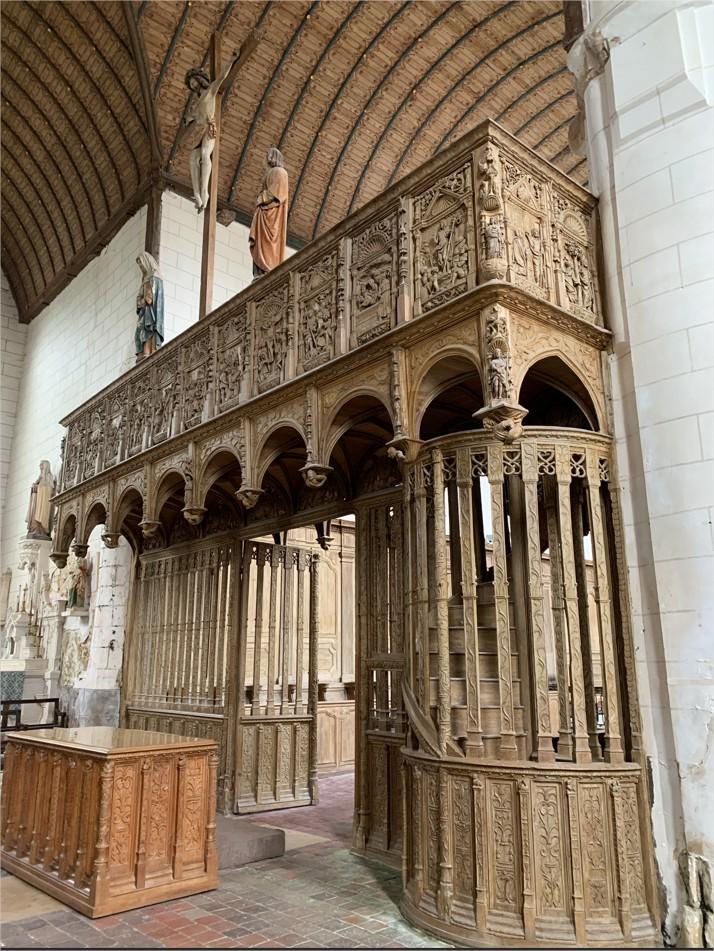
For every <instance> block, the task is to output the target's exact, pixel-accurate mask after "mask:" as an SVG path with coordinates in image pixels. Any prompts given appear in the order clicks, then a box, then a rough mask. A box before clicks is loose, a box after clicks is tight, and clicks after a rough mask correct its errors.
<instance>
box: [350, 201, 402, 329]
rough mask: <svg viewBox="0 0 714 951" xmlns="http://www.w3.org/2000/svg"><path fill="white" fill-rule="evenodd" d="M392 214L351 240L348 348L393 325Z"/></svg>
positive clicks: (394, 252) (394, 256) (394, 254)
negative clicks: (350, 313) (349, 334)
mask: <svg viewBox="0 0 714 951" xmlns="http://www.w3.org/2000/svg"><path fill="white" fill-rule="evenodd" d="M396 236H397V223H396V219H395V216H394V215H390V216H389V217H388V218H383V219H381V220H379V221H375V222H373V223H372V224H371V225H370V226H369V227H368V228H366V229H365V230H364V231H362V232H361V233H360V234H358V235H357V236H356V237H355V238H354V239H353V241H352V265H351V268H350V280H351V284H352V335H351V339H352V345H353V346H358V345H359V344H362V343H367V341H368V340H373V339H374V338H375V337H379V336H380V335H381V334H383V333H384V332H385V331H386V330H389V329H390V328H391V327H392V326H393V324H394V315H395V300H396V297H395V293H396V287H395V278H396V276H397V247H396Z"/></svg>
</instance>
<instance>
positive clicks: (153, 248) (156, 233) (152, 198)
mask: <svg viewBox="0 0 714 951" xmlns="http://www.w3.org/2000/svg"><path fill="white" fill-rule="evenodd" d="M161 192H162V188H161V185H160V184H159V182H158V180H157V184H154V185H152V186H151V190H150V192H149V201H148V203H147V206H146V236H145V238H144V250H145V251H148V252H149V254H151V255H152V256H153V257H154V258H156V260H157V261H158V260H159V248H160V245H161Z"/></svg>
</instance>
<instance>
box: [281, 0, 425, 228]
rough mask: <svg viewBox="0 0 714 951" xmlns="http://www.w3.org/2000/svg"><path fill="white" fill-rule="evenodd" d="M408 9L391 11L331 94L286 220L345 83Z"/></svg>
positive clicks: (399, 8)
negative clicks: (331, 96)
mask: <svg viewBox="0 0 714 951" xmlns="http://www.w3.org/2000/svg"><path fill="white" fill-rule="evenodd" d="M385 7H386V4H385ZM408 10H409V6H408V3H407V2H406V0H405V2H403V3H401V4H400V5H399V6H398V7H397V8H396V9H395V10H394V12H393V13H392V15H391V16H390V17H389V19H388V20H387V21H386V22H385V23H383V24H382V26H381V27H380V29H379V30H378V32H377V33H376V34H375V36H373V37H372V39H371V40H370V41H369V43H368V44H367V46H366V47H365V48H364V51H363V52H362V54H361V55H360V56H358V57H357V58H356V60H355V62H354V65H353V66H352V68H351V69H350V71H349V72H348V73H347V75H346V76H345V78H344V79H343V80H342V83H341V84H340V86H339V88H338V90H337V92H336V93H335V95H334V96H333V98H332V101H331V102H330V105H329V107H328V109H327V112H326V113H325V114H324V116H323V118H322V121H321V122H320V125H319V127H318V129H317V133H316V135H315V137H314V138H313V140H312V144H311V146H310V151H309V152H308V155H307V158H306V159H305V161H304V162H303V164H302V167H301V169H300V175H299V177H298V180H297V184H296V185H295V190H294V192H293V203H292V205H291V211H290V213H289V215H288V222H289V221H290V218H291V215H292V213H293V212H294V211H295V209H296V208H297V207H299V206H298V203H297V198H298V195H299V192H300V186H301V185H302V182H303V179H304V176H305V171H306V170H307V169H308V167H309V166H310V163H311V161H312V159H313V156H314V154H315V151H316V149H317V146H318V145H319V144H321V143H320V139H321V137H322V134H323V131H324V129H325V125H326V123H327V122H328V121H329V119H330V117H331V116H332V113H333V111H334V109H335V107H336V105H337V103H338V102H339V99H340V96H341V95H342V93H343V91H344V89H345V87H346V86H347V84H348V83H349V82H350V80H351V79H352V78H353V76H354V75H355V73H356V71H357V69H358V68H359V67H360V66H361V65H362V64H363V60H364V59H365V58H366V57H367V56H368V55H369V54H370V52H371V51H372V50H373V49H374V47H375V46H376V44H377V43H378V42H379V40H380V39H381V38H382V37H383V36H384V35H385V33H386V31H387V29H388V28H389V27H391V26H392V25H393V24H394V22H395V21H396V20H398V19H399V18H401V17H402V16H403V15H404V14H405V13H407V11H408ZM314 236H315V235H314V229H313V231H312V233H311V235H310V237H311V238H313V237H314Z"/></svg>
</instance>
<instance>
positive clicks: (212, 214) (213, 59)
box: [198, 33, 258, 320]
mask: <svg viewBox="0 0 714 951" xmlns="http://www.w3.org/2000/svg"><path fill="white" fill-rule="evenodd" d="M257 43H258V38H257V37H256V36H255V35H253V36H251V37H249V39H248V40H246V42H245V43H243V45H242V46H241V48H240V56H239V58H238V59H237V60H235V62H234V63H233V65H232V67H231V69H230V71H229V73H228V75H227V76H226V78H225V80H224V82H223V83H222V85H221V88H220V90H219V91H218V95H217V96H216V112H215V126H216V140H215V143H214V145H213V154H212V156H211V180H210V182H209V185H208V205H207V207H206V208H204V210H203V245H202V248H201V291H200V295H199V299H198V319H199V320H202V319H203V318H204V317H205V316H206V314H209V313H210V312H211V308H212V306H213V259H214V256H215V253H216V216H217V214H218V167H219V158H220V147H221V111H222V106H223V90H224V89H225V88H227V87H229V86H230V84H231V83H232V82H233V79H234V78H235V76H236V74H237V73H238V71H239V70H240V68H241V67H242V66H243V65H244V63H245V62H246V61H247V59H248V57H249V56H250V54H251V53H252V51H253V50H254V49H255V47H256V46H257ZM222 68H223V67H222V57H221V35H220V33H213V35H212V36H211V47H210V64H209V69H210V78H211V82H213V81H214V80H215V79H216V78H217V77H218V76H220V74H221V71H222Z"/></svg>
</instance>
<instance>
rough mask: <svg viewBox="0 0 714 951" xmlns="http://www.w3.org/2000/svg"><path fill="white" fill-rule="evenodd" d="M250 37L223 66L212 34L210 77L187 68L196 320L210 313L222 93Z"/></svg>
mask: <svg viewBox="0 0 714 951" xmlns="http://www.w3.org/2000/svg"><path fill="white" fill-rule="evenodd" d="M257 43H258V38H257V37H256V36H255V35H254V34H253V35H252V36H250V37H249V38H248V40H246V42H245V43H243V45H242V46H241V48H240V49H239V50H237V51H236V52H235V53H234V54H233V56H232V58H231V59H230V60H229V61H228V62H227V63H226V64H225V65H224V64H223V63H222V57H221V36H220V34H219V33H214V34H213V35H212V36H211V46H210V75H209V73H207V72H206V70H205V69H190V70H189V71H188V73H186V85H187V86H188V88H189V89H190V90H191V92H192V93H195V94H196V96H197V98H196V99H195V100H194V102H193V103H192V105H191V107H190V108H189V110H188V112H187V114H186V117H185V119H184V127H183V129H182V130H181V139H183V138H184V137H186V136H187V135H188V136H189V137H190V139H191V144H192V150H191V158H190V163H191V184H192V186H193V194H194V201H195V204H196V210H197V211H198V213H199V214H200V213H201V212H203V213H204V216H203V247H202V250H201V293H200V297H199V308H198V317H199V320H201V319H202V318H204V317H205V316H206V314H208V313H209V312H210V310H211V306H212V298H213V258H214V254H215V248H216V215H217V213H218V160H219V150H220V140H221V100H222V96H223V90H224V89H225V88H226V86H227V85H229V84H230V83H231V82H232V81H233V79H234V78H235V76H236V74H237V73H238V71H239V70H240V69H241V67H242V66H243V65H244V64H245V62H246V60H247V59H248V57H249V56H250V54H251V53H252V52H253V50H254V49H255V47H256V46H257Z"/></svg>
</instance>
